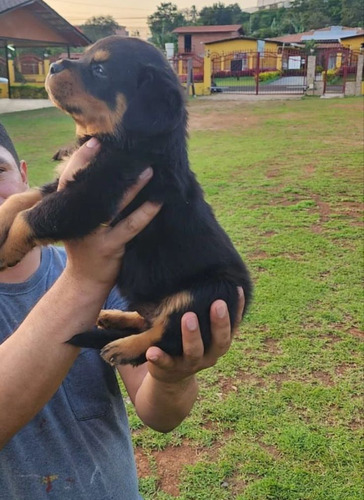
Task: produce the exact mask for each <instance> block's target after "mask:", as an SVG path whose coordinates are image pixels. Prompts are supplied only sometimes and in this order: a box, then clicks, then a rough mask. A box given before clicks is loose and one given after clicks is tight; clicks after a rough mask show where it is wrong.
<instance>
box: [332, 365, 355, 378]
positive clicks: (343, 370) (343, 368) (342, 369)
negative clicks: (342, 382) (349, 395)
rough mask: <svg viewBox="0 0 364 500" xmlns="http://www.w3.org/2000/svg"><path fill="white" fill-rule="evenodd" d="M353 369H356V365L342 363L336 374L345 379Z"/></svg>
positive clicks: (337, 367)
mask: <svg viewBox="0 0 364 500" xmlns="http://www.w3.org/2000/svg"><path fill="white" fill-rule="evenodd" d="M353 368H356V364H355V363H341V364H340V365H338V366H336V367H335V373H336V375H337V376H338V377H344V376H345V375H346V374H347V372H348V371H350V370H352V369H353Z"/></svg>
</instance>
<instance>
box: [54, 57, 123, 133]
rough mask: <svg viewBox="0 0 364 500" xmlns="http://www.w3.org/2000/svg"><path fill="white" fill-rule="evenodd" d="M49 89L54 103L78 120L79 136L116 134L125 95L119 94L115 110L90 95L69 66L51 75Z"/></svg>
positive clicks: (77, 130)
mask: <svg viewBox="0 0 364 500" xmlns="http://www.w3.org/2000/svg"><path fill="white" fill-rule="evenodd" d="M103 52H105V51H103ZM46 90H47V92H48V94H49V97H50V98H51V100H52V101H53V102H54V104H55V105H56V106H57V107H59V108H60V109H62V110H63V111H66V113H68V114H70V115H71V116H72V118H73V119H74V121H75V122H76V134H77V136H78V137H83V136H85V135H96V134H110V135H116V133H117V125H118V124H119V123H120V122H121V121H122V117H123V115H124V113H125V111H126V108H127V105H126V99H125V97H124V96H123V95H122V94H119V95H117V97H116V106H115V109H113V110H112V109H110V108H109V106H108V105H107V104H106V103H105V102H104V101H101V100H100V99H97V98H96V97H94V96H92V95H90V94H88V93H87V92H86V90H85V88H84V86H83V84H82V81H81V79H80V77H79V76H78V75H77V73H75V72H73V71H72V72H71V71H70V70H69V69H64V70H63V71H61V72H60V73H57V74H55V75H51V76H50V75H48V76H47V80H46ZM67 108H75V109H78V110H80V112H76V111H74V112H68V111H67Z"/></svg>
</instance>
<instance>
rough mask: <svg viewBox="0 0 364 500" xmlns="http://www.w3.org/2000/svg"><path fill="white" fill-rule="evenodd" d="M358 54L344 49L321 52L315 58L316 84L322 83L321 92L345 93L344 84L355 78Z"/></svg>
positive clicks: (353, 80)
mask: <svg viewBox="0 0 364 500" xmlns="http://www.w3.org/2000/svg"><path fill="white" fill-rule="evenodd" d="M358 60H359V52H354V51H351V50H349V49H346V48H336V49H325V50H321V51H320V52H319V53H318V54H317V56H316V75H315V80H316V82H320V81H321V82H322V85H323V87H322V92H323V93H324V94H327V93H337V94H345V93H346V84H347V83H348V82H355V81H356V78H357V68H358Z"/></svg>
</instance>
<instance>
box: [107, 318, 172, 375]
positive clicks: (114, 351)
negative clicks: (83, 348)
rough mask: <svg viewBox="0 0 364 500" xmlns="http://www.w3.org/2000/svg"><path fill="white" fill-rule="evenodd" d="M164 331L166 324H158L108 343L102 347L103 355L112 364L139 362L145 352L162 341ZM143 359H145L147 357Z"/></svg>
mask: <svg viewBox="0 0 364 500" xmlns="http://www.w3.org/2000/svg"><path fill="white" fill-rule="evenodd" d="M163 333H164V325H163V324H162V323H159V324H156V325H154V326H153V327H152V328H150V329H149V330H146V331H145V332H142V333H138V334H137V335H130V336H129V337H126V338H123V339H118V340H114V342H111V343H110V344H107V346H106V347H104V348H103V349H102V351H101V356H102V357H103V358H104V360H105V361H107V362H108V363H110V365H112V366H115V365H122V364H128V363H131V364H139V362H140V361H139V360H140V359H141V358H142V359H143V355H144V354H145V352H146V351H147V350H148V349H149V347H151V346H152V345H155V344H157V343H158V342H159V341H160V339H161V338H162V337H163ZM143 360H144V361H145V357H144V359H143Z"/></svg>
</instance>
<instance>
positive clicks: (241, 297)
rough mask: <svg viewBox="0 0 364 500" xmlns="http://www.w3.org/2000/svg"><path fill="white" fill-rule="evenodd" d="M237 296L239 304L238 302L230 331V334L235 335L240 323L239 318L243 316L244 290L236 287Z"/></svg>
mask: <svg viewBox="0 0 364 500" xmlns="http://www.w3.org/2000/svg"><path fill="white" fill-rule="evenodd" d="M238 295H239V302H238V311H237V313H236V320H235V323H234V325H233V329H232V334H233V335H235V333H236V332H237V330H238V328H239V323H240V321H241V318H242V316H243V312H244V307H245V296H244V290H243V289H242V287H241V286H238Z"/></svg>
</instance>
